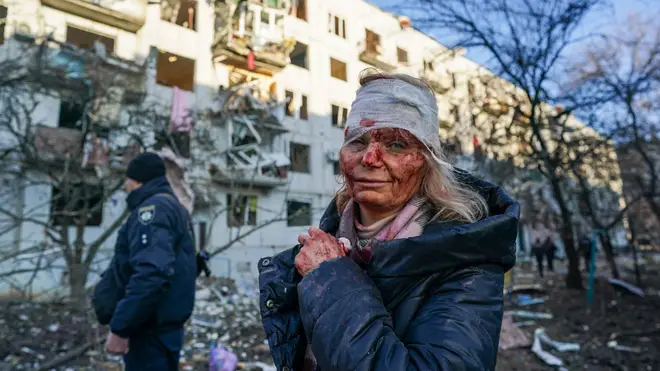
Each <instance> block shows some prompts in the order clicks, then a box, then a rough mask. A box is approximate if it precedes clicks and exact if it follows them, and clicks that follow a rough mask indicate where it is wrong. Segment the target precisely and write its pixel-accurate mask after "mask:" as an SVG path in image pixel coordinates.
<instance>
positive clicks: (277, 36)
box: [213, 0, 295, 76]
mask: <svg viewBox="0 0 660 371" xmlns="http://www.w3.org/2000/svg"><path fill="white" fill-rule="evenodd" d="M289 11H290V4H289V3H288V2H287V1H282V0H270V1H257V0H249V1H244V2H239V3H238V4H236V3H235V2H231V1H227V2H226V3H225V4H219V5H218V6H217V8H216V29H217V32H216V35H215V42H214V46H213V54H214V58H215V61H216V62H220V63H224V64H227V65H231V66H235V67H238V68H241V69H244V70H249V71H253V72H257V73H260V74H264V75H269V76H272V75H273V74H275V73H277V72H279V71H281V70H282V69H283V68H284V67H286V66H287V65H288V64H289V63H290V62H291V60H290V54H291V52H292V51H293V49H294V47H295V40H293V39H288V38H286V37H285V35H284V18H285V16H286V15H287V14H288V13H289Z"/></svg>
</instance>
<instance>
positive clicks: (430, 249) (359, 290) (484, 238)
mask: <svg viewBox="0 0 660 371" xmlns="http://www.w3.org/2000/svg"><path fill="white" fill-rule="evenodd" d="M460 179H461V181H462V182H464V183H466V185H467V186H471V187H474V188H475V189H477V190H479V191H480V193H481V194H482V195H483V196H484V197H485V198H486V200H487V201H488V205H489V208H490V215H489V216H488V217H487V218H485V219H483V220H481V221H478V222H476V223H471V224H465V223H449V222H440V221H436V222H431V223H429V224H428V225H427V226H426V228H425V229H424V232H423V234H422V235H421V236H419V237H414V238H405V239H396V240H393V241H387V242H375V243H374V245H373V247H372V253H373V257H372V260H371V262H370V264H369V265H368V266H361V265H358V264H357V263H355V262H354V261H353V260H352V259H350V258H347V257H342V258H338V259H332V260H329V261H326V262H324V263H321V265H320V266H319V267H318V268H316V269H315V270H313V271H311V272H310V273H308V274H307V275H306V276H305V277H304V278H303V277H301V276H300V274H298V272H297V270H296V267H295V262H294V260H295V256H296V254H297V253H298V252H299V250H300V247H299V246H297V247H295V248H293V249H291V250H287V251H285V252H283V253H281V254H279V255H276V256H275V257H273V258H265V259H262V260H261V261H260V263H259V271H260V277H259V279H260V295H261V313H262V318H263V323H264V329H265V331H266V335H267V337H268V343H269V345H270V347H271V351H272V355H273V360H274V361H275V364H276V366H277V369H278V370H279V371H292V370H293V371H301V370H303V367H307V366H303V364H304V363H305V354H306V349H307V345H308V344H309V345H310V347H311V351H312V353H313V354H314V356H315V358H316V363H317V371H318V370H321V371H347V370H352V371H371V370H374V371H389V370H391V371H406V370H407V371H440V370H442V371H457V370H463V371H467V370H469V371H487V370H494V369H495V363H496V357H497V347H498V340H499V334H500V327H501V323H502V312H503V281H504V273H505V272H506V271H507V270H509V269H510V268H511V267H512V266H513V264H514V263H515V248H514V244H515V240H516V235H517V229H518V217H519V206H518V204H517V203H516V202H515V201H513V200H512V199H511V198H509V196H507V195H506V194H505V193H504V192H503V191H502V190H501V189H500V188H499V187H496V186H494V185H492V184H488V183H486V182H483V181H480V180H478V179H475V178H473V177H471V176H468V175H467V174H464V173H463V174H462V176H461V177H460ZM339 220H340V217H339V213H338V211H337V208H336V207H335V203H334V202H332V203H331V204H330V206H329V207H328V209H327V210H326V212H325V215H324V217H323V218H322V220H321V224H320V228H321V229H323V230H324V231H326V232H328V233H331V234H335V233H336V231H337V228H338V226H339Z"/></svg>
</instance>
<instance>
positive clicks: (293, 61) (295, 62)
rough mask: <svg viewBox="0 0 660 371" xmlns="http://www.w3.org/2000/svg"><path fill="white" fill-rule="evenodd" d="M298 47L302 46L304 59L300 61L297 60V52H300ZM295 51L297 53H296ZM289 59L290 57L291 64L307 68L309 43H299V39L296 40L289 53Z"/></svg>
mask: <svg viewBox="0 0 660 371" xmlns="http://www.w3.org/2000/svg"><path fill="white" fill-rule="evenodd" d="M299 48H300V49H303V48H304V59H303V60H302V62H300V61H299V60H298V58H300V57H299V54H302V51H301V50H299ZM296 52H298V53H299V54H296ZM289 59H291V64H292V65H294V66H297V67H300V68H304V69H306V70H309V45H307V44H305V43H301V42H300V41H296V45H295V46H294V48H293V51H292V52H291V54H289Z"/></svg>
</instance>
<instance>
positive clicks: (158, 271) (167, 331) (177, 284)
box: [93, 153, 197, 371]
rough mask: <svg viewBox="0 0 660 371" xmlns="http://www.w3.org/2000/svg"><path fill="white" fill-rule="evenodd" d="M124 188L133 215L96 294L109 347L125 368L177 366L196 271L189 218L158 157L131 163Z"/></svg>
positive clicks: (143, 156)
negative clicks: (121, 360) (107, 324)
mask: <svg viewBox="0 0 660 371" xmlns="http://www.w3.org/2000/svg"><path fill="white" fill-rule="evenodd" d="M124 188H125V190H126V192H127V193H128V197H127V203H128V208H129V209H130V211H131V214H130V216H129V217H128V220H127V221H126V223H125V224H124V225H123V226H122V227H121V229H120V230H119V233H118V236H117V242H116V246H115V255H114V258H113V260H112V263H111V264H110V266H109V268H108V270H107V271H106V273H105V274H104V275H103V278H102V279H101V281H100V282H99V284H98V285H97V287H96V289H95V292H94V297H93V303H94V309H95V311H96V313H97V316H98V318H99V321H100V322H101V323H102V324H104V322H105V323H107V322H109V325H110V332H109V334H108V338H107V341H106V350H107V351H108V352H109V353H114V354H122V355H124V361H125V364H126V371H137V370H159V371H160V370H162V371H168V370H178V369H179V352H180V350H181V348H182V346H183V325H184V323H185V322H186V320H187V319H188V318H189V317H190V315H191V313H192V309H193V305H194V300H195V298H194V296H195V278H196V276H197V267H196V262H195V248H194V242H193V241H194V236H193V232H192V227H191V221H190V216H189V214H188V211H187V210H186V209H185V208H184V207H183V206H182V205H181V204H180V203H179V202H178V200H177V199H176V196H175V195H174V193H173V192H172V188H171V187H170V185H169V183H168V181H167V178H166V177H165V164H164V163H163V160H162V159H161V158H160V157H159V156H158V155H156V154H153V153H144V154H141V155H139V156H138V157H137V158H135V159H134V160H133V161H131V163H130V164H129V166H128V169H127V171H126V181H125V184H124Z"/></svg>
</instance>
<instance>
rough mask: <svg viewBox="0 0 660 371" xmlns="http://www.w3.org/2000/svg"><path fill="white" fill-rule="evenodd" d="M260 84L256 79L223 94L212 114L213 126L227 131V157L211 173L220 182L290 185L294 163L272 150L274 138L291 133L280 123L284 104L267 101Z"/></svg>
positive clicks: (263, 186) (262, 185)
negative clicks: (289, 176)
mask: <svg viewBox="0 0 660 371" xmlns="http://www.w3.org/2000/svg"><path fill="white" fill-rule="evenodd" d="M261 82H263V81H259V80H256V81H253V82H251V83H244V84H241V85H237V86H235V87H233V88H231V89H229V90H226V91H224V92H223V93H222V94H220V96H219V97H218V100H217V102H216V105H215V108H214V110H213V111H212V112H211V113H212V117H213V122H214V125H218V126H221V127H223V128H224V129H225V130H226V131H227V135H226V137H227V140H228V143H227V144H226V147H225V148H227V150H226V151H224V156H225V158H224V159H223V160H222V161H218V164H217V165H216V166H215V168H214V169H215V170H214V172H212V173H211V176H212V178H213V180H215V181H217V182H220V183H232V184H237V185H248V184H249V185H253V186H256V187H262V188H272V187H278V186H282V185H285V184H287V183H288V176H287V173H288V168H289V166H290V165H291V162H290V161H289V159H288V157H287V156H286V155H284V154H283V153H279V152H274V151H272V150H271V149H270V147H272V142H273V139H274V137H275V136H277V135H281V134H284V133H286V132H288V129H287V128H286V127H284V126H283V125H282V121H281V120H282V117H281V116H282V115H283V112H284V107H283V104H282V103H281V102H277V101H276V100H274V99H271V98H264V96H268V94H264V93H265V92H264V91H261V88H262V86H261V84H260V83H261ZM263 85H264V86H267V85H268V82H265V83H264V84H263ZM258 97H260V98H258ZM280 113H281V114H280Z"/></svg>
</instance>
